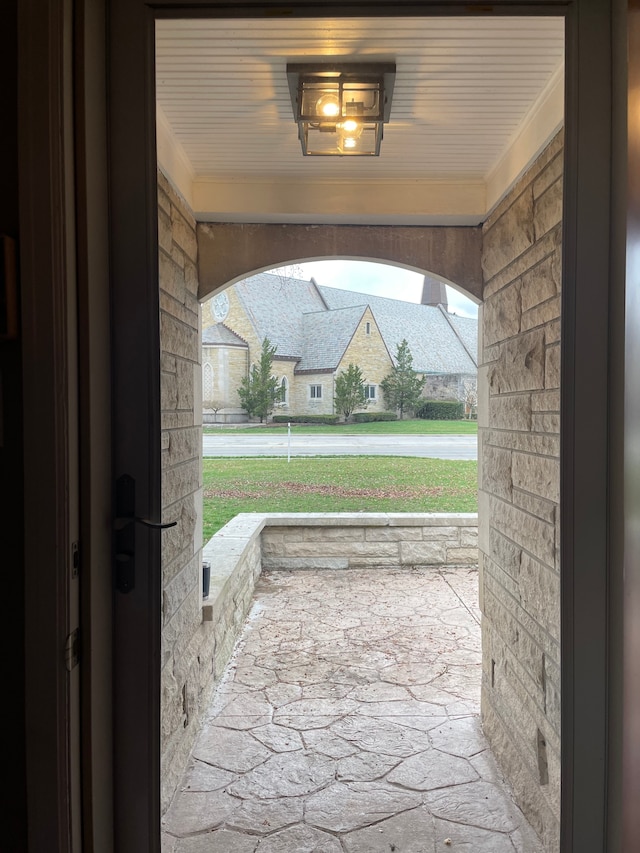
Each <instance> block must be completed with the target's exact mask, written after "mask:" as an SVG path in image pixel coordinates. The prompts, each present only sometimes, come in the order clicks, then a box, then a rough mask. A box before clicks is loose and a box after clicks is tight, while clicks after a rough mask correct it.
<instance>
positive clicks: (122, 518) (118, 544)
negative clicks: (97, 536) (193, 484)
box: [113, 474, 178, 593]
mask: <svg viewBox="0 0 640 853" xmlns="http://www.w3.org/2000/svg"><path fill="white" fill-rule="evenodd" d="M135 506H136V481H135V480H134V479H133V477H131V476H130V475H129V474H122V476H120V477H118V479H117V480H116V517H115V521H114V524H113V527H114V575H115V583H116V589H117V590H118V592H123V593H127V592H131V590H132V589H135V585H136V554H135V550H136V549H135V546H136V535H135V526H136V524H141V525H142V526H143V527H148V528H150V529H151V530H167V529H168V528H170V527H175V526H176V525H177V523H178V522H177V521H168V522H165V523H162V522H157V521H151V520H150V519H148V518H140V516H138V515H136V514H135Z"/></svg>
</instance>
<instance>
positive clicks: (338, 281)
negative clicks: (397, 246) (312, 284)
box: [283, 261, 478, 317]
mask: <svg viewBox="0 0 640 853" xmlns="http://www.w3.org/2000/svg"><path fill="white" fill-rule="evenodd" d="M300 269H301V270H302V275H300V272H299V270H300ZM283 270H286V274H288V275H291V276H293V277H295V278H303V279H310V278H311V277H312V276H313V278H315V280H316V281H317V282H318V284H323V285H326V286H327V287H337V288H341V289H342V290H355V291H357V292H358V293H368V294H370V295H371V296H387V297H388V298H390V299H401V300H403V301H404V302H418V303H419V302H420V299H421V297H422V282H423V278H424V276H423V275H422V274H421V273H417V272H412V271H411V270H405V269H402V268H401V267H394V266H390V265H388V264H378V263H371V262H369V261H313V262H308V263H303V264H297V265H296V266H295V269H291V268H290V267H284V268H283ZM447 298H448V300H449V311H450V312H451V313H454V314H458V315H459V316H461V317H477V316H478V306H477V305H476V304H475V303H474V302H472V301H471V300H470V299H467V298H466V297H465V296H463V295H462V294H461V293H459V292H458V291H457V290H456V289H455V288H453V287H449V285H447Z"/></svg>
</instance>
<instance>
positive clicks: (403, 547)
mask: <svg viewBox="0 0 640 853" xmlns="http://www.w3.org/2000/svg"><path fill="white" fill-rule="evenodd" d="M266 518H267V522H266V526H265V528H264V530H263V531H262V568H263V569H267V570H271V571H273V570H276V569H286V570H294V569H349V568H367V567H372V568H378V567H380V568H384V567H385V566H387V567H388V566H470V565H475V564H476V563H477V562H478V526H477V525H478V517H477V515H476V514H475V513H437V514H435V513H434V514H428V513H400V512H399V513H374V512H369V513H360V512H359V513H347V512H343V513H304V514H299V515H296V514H293V515H288V516H287V515H284V514H283V515H282V516H279V514H278V513H270V514H269V515H268V516H266Z"/></svg>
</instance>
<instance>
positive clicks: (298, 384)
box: [291, 372, 334, 415]
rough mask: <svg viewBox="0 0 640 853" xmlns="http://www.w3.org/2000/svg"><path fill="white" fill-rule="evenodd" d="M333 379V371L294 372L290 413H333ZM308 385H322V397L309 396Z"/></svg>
mask: <svg viewBox="0 0 640 853" xmlns="http://www.w3.org/2000/svg"><path fill="white" fill-rule="evenodd" d="M333 381H334V376H333V372H329V373H298V374H296V376H295V381H294V383H293V388H292V393H291V399H292V408H291V412H292V414H296V415H333V414H334V409H333ZM310 385H322V397H321V398H320V399H319V400H318V399H311V397H310V396H309V386H310Z"/></svg>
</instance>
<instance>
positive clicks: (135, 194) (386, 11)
mask: <svg viewBox="0 0 640 853" xmlns="http://www.w3.org/2000/svg"><path fill="white" fill-rule="evenodd" d="M475 8H477V9H478V11H479V12H480V11H482V13H487V7H486V4H485V3H482V2H475V0H471V2H469V3H467V4H466V5H465V6H464V7H461V6H459V5H457V4H453V3H452V4H451V5H448V4H446V3H442V4H440V5H439V6H437V7H436V6H432V5H430V4H425V5H424V6H423V7H420V6H415V5H414V6H408V7H401V6H397V5H396V6H387V5H385V4H384V3H381V4H379V5H375V4H374V5H369V6H367V8H366V10H364V8H363V7H362V6H358V5H357V4H355V5H354V6H349V5H348V4H347V5H341V6H340V7H339V9H338V8H337V7H335V6H334V5H328V4H321V3H318V4H317V5H315V6H314V5H311V4H307V3H305V2H304V0H299V2H296V3H293V4H290V5H289V6H288V7H287V9H286V10H283V9H282V7H281V6H280V5H278V4H277V3H275V2H270V0H264V2H263V3H261V4H259V5H258V6H257V7H256V6H255V5H252V6H250V5H243V4H242V2H239V3H237V4H236V3H232V4H223V3H214V2H211V3H209V4H202V5H198V6H197V7H196V8H195V11H194V5H193V3H190V2H188V0H184V2H180V0H171V2H170V0H167V2H166V3H165V2H163V0H160V2H159V3H155V4H154V5H153V7H152V6H151V5H150V4H148V3H147V2H145V0H113V2H112V3H111V12H110V51H111V60H110V75H111V76H110V98H111V103H110V143H111V151H110V158H111V174H110V180H111V202H112V204H111V225H112V231H111V241H112V256H111V257H112V269H111V273H112V295H113V318H112V319H113V335H112V345H113V353H114V357H113V370H114V403H113V430H114V432H113V461H114V466H113V468H114V487H113V488H114V516H115V517H116V527H117V528H118V530H117V531H116V533H115V536H114V542H115V546H114V574H115V577H116V590H115V592H114V596H115V604H114V619H115V624H114V629H115V646H114V654H115V658H114V667H115V717H114V723H115V762H116V763H115V810H116V847H117V850H118V853H157V851H158V850H159V829H160V809H159V788H160V760H159V744H160V609H161V600H160V596H161V561H160V558H161V554H160V536H159V533H158V531H157V529H153V527H149V526H146V525H144V524H141V523H139V522H137V521H136V520H135V519H141V518H144V519H147V521H149V522H150V523H151V524H158V523H159V522H160V513H161V465H160V455H161V453H160V426H161V425H160V334H159V294H158V248H157V233H156V232H157V210H156V153H155V92H154V16H156V15H160V16H164V17H167V16H171V17H187V16H194V15H196V16H208V17H216V16H225V17H238V18H243V17H248V16H263V15H265V16H270V15H275V16H277V15H281V14H291V15H303V16H311V15H323V14H325V15H328V14H331V15H332V16H335V15H336V14H337V15H344V16H357V15H361V16H362V15H363V14H367V15H372V14H376V15H381V16H384V15H394V16H399V15H402V14H407V15H416V14H420V12H421V11H423V12H424V14H437V15H442V14H447V15H454V14H470V13H471V14H473V11H474V9H475ZM504 9H505V7H503V6H496V13H497V14H500V12H501V11H502V12H503V13H504ZM550 9H553V10H554V11H557V13H558V14H568V16H569V18H568V29H567V31H568V33H569V34H570V35H569V52H568V63H567V76H568V80H569V86H568V107H567V151H568V154H567V182H566V197H567V198H568V199H569V201H568V202H567V206H566V208H565V213H566V219H565V222H566V240H567V242H566V244H565V247H566V253H565V274H564V281H565V282H566V287H565V294H564V304H563V317H564V318H565V320H566V330H565V331H566V334H565V336H564V343H563V346H564V353H563V360H564V365H563V387H564V388H567V389H570V393H567V394H566V395H565V396H564V400H563V404H562V405H563V411H562V423H563V427H562V430H563V433H562V441H563V452H564V454H565V456H564V462H563V498H562V516H563V525H564V527H563V544H562V548H563V555H562V556H563V575H564V577H563V618H564V626H563V635H564V636H563V685H562V686H563V767H562V770H563V789H564V790H563V816H562V823H563V838H564V846H563V853H570V851H573V850H575V851H576V853H577V851H579V853H599V851H601V850H602V849H603V842H604V838H605V832H606V829H605V827H606V820H607V814H606V789H607V781H608V780H607V767H606V753H607V741H608V730H607V725H608V721H607V689H608V683H607V667H606V647H607V639H608V633H607V632H608V609H607V608H608V602H607V597H606V592H607V590H606V583H607V570H608V565H607V560H608V551H607V548H608V533H609V516H608V503H607V497H608V487H609V467H608V464H609V460H608V434H607V418H608V410H607V404H606V400H607V398H608V388H609V386H608V368H609V361H608V357H609V350H608V347H609V339H608V329H607V323H606V321H605V318H606V317H607V313H608V288H607V283H608V279H609V257H610V256H609V231H610V168H609V167H610V163H611V150H610V147H609V140H610V119H611V100H610V93H611V87H610V83H611V77H610V71H611V69H610V65H611V39H610V29H609V26H610V17H611V7H610V5H609V3H607V2H600V0H574V2H568V3H560V2H559V3H557V4H552V6H549V5H548V4H545V3H539V4H538V3H531V4H528V5H527V4H523V5H522V6H513V5H511V4H510V5H509V11H510V12H511V13H513V14H518V13H519V14H523V15H533V14H542V15H545V14H549V13H550ZM490 11H491V10H489V12H490ZM578 285H579V286H578ZM565 356H566V357H565ZM594 396H595V397H596V399H599V400H600V401H601V407H600V408H599V409H598V410H597V411H596V412H595V413H594V409H593V399H594ZM586 422H589V424H590V429H589V432H588V434H587V432H586V431H585V429H584V424H585V423H586ZM123 477H126V478H127V479H126V480H123V479H122V478H123ZM118 483H120V487H119V488H118V487H117V484H118ZM123 531H126V535H121V534H122V533H123ZM574 567H576V569H575V570H574ZM578 569H579V570H578Z"/></svg>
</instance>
